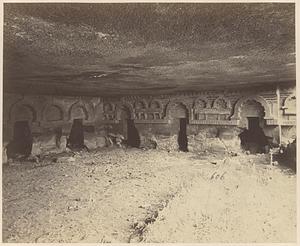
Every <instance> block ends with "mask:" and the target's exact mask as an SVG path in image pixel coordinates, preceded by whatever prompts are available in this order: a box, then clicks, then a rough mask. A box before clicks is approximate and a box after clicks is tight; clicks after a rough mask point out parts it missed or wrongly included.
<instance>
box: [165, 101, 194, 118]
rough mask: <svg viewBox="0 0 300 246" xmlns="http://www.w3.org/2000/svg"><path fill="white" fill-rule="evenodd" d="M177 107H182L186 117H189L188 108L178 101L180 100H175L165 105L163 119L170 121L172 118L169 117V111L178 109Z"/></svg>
mask: <svg viewBox="0 0 300 246" xmlns="http://www.w3.org/2000/svg"><path fill="white" fill-rule="evenodd" d="M178 106H183V107H184V108H185V109H186V113H187V114H188V115H187V117H189V114H190V107H189V106H188V105H187V104H186V103H184V102H182V101H180V100H176V101H170V102H169V103H168V104H167V105H166V108H165V114H164V115H165V118H168V119H171V118H172V116H171V110H172V109H174V108H176V107H178Z"/></svg>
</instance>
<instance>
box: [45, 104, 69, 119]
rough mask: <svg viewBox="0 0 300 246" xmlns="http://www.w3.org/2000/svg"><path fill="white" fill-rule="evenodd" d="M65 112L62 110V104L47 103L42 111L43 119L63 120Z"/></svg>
mask: <svg viewBox="0 0 300 246" xmlns="http://www.w3.org/2000/svg"><path fill="white" fill-rule="evenodd" d="M65 115H66V112H64V110H63V106H62V105H60V104H57V103H48V104H46V106H45V107H44V109H43V111H42V116H43V120H44V121H63V120H64V119H65Z"/></svg>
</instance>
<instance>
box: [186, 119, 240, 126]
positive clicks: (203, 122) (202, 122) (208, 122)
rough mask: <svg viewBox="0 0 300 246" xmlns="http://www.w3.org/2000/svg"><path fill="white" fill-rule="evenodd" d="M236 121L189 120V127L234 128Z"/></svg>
mask: <svg viewBox="0 0 300 246" xmlns="http://www.w3.org/2000/svg"><path fill="white" fill-rule="evenodd" d="M238 123H239V121H238V120H190V122H189V124H191V125H222V126H226V125H228V126H236V125H238Z"/></svg>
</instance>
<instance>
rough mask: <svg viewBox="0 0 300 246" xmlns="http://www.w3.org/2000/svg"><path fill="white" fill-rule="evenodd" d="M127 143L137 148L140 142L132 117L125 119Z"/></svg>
mask: <svg viewBox="0 0 300 246" xmlns="http://www.w3.org/2000/svg"><path fill="white" fill-rule="evenodd" d="M127 144H128V146H131V147H135V148H139V147H140V144H141V140H140V136H139V132H138V130H137V129H136V127H135V125H134V121H133V120H132V119H127Z"/></svg>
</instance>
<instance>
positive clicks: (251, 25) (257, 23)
mask: <svg viewBox="0 0 300 246" xmlns="http://www.w3.org/2000/svg"><path fill="white" fill-rule="evenodd" d="M294 19H295V13H294V4H286V3H285V4H279V3H265V4H262V3H260V4H257V3H256V4H253V3H252V4H249V3H248V4H246V3H239V4H228V3H227V4H224V3H223V4H221V3H219V4H207V3H189V4H188V3H185V4H179V3H173V4H167V3H159V4H155V3H153V4H150V3H148V4H145V3H143V4H142V3H127V4H125V3H123V4H116V3H114V4H112V3H110V4H108V3H106V4H104V3H98V4H74V3H73V4H70V3H69V4H62V3H60V4H57V3H56V4H54V3H51V4H36V3H35V4H34V3H30V4H5V7H4V90H5V91H9V92H24V93H47V94H48V93H50V94H51V93H59V94H67V95H70V94H73V95H74V94H80V95H111V94H153V93H155V94H156V93H173V92H178V91H183V90H184V91H187V90H193V91H195V90H201V89H205V88H210V87H214V86H215V87H219V88H220V87H221V88H224V87H227V86H239V85H243V84H248V85H254V84H267V83H274V82H283V83H288V82H294V81H295V77H296V72H295V70H296V67H295V23H294Z"/></svg>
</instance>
